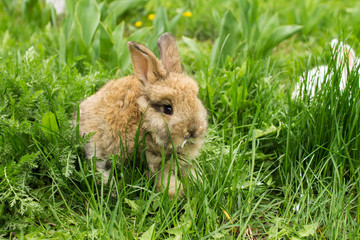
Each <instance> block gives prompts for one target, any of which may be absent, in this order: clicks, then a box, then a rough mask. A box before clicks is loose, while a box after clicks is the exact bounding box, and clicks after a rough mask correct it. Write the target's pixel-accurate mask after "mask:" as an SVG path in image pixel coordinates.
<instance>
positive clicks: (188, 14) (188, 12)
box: [182, 11, 192, 17]
mask: <svg viewBox="0 0 360 240" xmlns="http://www.w3.org/2000/svg"><path fill="white" fill-rule="evenodd" d="M182 15H183V17H192V13H191V12H190V11H186V12H183V14H182Z"/></svg>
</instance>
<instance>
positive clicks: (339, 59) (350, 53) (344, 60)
mask: <svg viewBox="0 0 360 240" xmlns="http://www.w3.org/2000/svg"><path fill="white" fill-rule="evenodd" d="M331 48H332V51H333V55H334V56H336V63H337V64H338V65H339V66H342V65H344V64H348V65H349V69H350V70H351V69H352V68H353V66H354V64H355V52H354V50H353V49H352V48H351V47H350V46H349V45H347V44H344V43H343V42H339V41H338V40H337V39H333V40H332V41H331Z"/></svg>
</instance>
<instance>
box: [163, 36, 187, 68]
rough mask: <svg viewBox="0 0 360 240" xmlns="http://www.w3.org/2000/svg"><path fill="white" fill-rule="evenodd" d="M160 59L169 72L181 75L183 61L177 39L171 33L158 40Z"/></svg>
mask: <svg viewBox="0 0 360 240" xmlns="http://www.w3.org/2000/svg"><path fill="white" fill-rule="evenodd" d="M158 48H159V53H160V59H161V62H162V64H163V65H164V67H165V69H166V71H167V72H176V73H181V72H182V67H181V60H180V57H179V51H178V48H177V45H176V41H175V38H174V37H173V35H171V34H170V33H164V34H163V35H161V36H160V37H159V39H158Z"/></svg>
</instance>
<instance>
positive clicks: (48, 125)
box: [41, 112, 59, 137]
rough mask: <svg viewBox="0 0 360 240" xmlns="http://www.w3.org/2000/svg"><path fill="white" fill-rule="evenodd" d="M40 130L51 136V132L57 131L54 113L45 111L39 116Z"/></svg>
mask: <svg viewBox="0 0 360 240" xmlns="http://www.w3.org/2000/svg"><path fill="white" fill-rule="evenodd" d="M41 125H42V126H41V130H42V131H43V132H44V134H45V135H46V136H47V137H51V136H52V132H59V126H58V124H57V121H56V117H55V114H54V113H52V112H46V113H45V114H44V116H43V117H42V118H41Z"/></svg>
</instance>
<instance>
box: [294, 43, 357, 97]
mask: <svg viewBox="0 0 360 240" xmlns="http://www.w3.org/2000/svg"><path fill="white" fill-rule="evenodd" d="M330 46H331V50H332V56H334V57H336V66H337V67H338V68H339V69H340V70H341V80H340V84H339V88H340V91H343V90H344V89H345V86H346V82H347V77H348V71H349V72H351V71H352V69H353V68H354V67H356V66H358V64H359V61H358V59H357V58H356V57H355V52H354V50H353V49H352V48H351V47H350V46H349V45H347V44H344V43H343V42H339V41H338V40H337V39H333V40H332V41H331V44H330ZM333 74H334V73H333V72H332V70H330V71H329V67H328V66H327V65H321V66H317V67H315V68H313V69H311V70H310V71H308V72H307V74H306V77H305V73H303V76H301V77H300V78H299V82H298V83H297V84H296V86H295V89H294V91H293V92H292V95H291V97H292V99H295V98H296V97H297V96H298V95H299V91H300V86H301V85H302V84H303V82H304V81H305V79H306V91H308V92H309V95H310V97H311V98H313V97H314V96H315V93H316V90H317V89H320V88H321V85H322V84H323V83H324V81H325V82H326V81H328V80H329V79H332V76H333ZM304 77H305V78H304ZM303 90H305V89H303Z"/></svg>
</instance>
